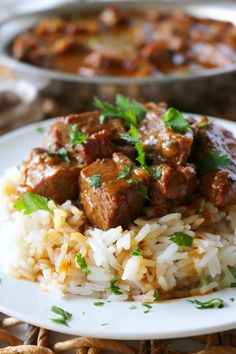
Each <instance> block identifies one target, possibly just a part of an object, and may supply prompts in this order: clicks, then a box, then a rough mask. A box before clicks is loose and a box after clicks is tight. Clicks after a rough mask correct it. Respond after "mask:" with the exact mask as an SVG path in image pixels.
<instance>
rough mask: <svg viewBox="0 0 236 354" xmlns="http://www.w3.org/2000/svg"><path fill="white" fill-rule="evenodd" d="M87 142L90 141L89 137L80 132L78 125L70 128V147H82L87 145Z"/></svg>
mask: <svg viewBox="0 0 236 354" xmlns="http://www.w3.org/2000/svg"><path fill="white" fill-rule="evenodd" d="M87 140H88V135H87V134H85V133H82V132H81V131H79V129H78V125H77V124H73V125H72V126H71V127H70V142H69V146H71V147H72V146H74V145H81V144H83V143H85V142H86V141H87Z"/></svg>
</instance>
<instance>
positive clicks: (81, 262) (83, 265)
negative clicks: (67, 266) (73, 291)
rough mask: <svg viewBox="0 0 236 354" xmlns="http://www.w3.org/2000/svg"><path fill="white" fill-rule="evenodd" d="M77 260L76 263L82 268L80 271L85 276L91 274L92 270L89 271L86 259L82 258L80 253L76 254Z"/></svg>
mask: <svg viewBox="0 0 236 354" xmlns="http://www.w3.org/2000/svg"><path fill="white" fill-rule="evenodd" d="M75 259H76V263H77V264H78V265H79V266H80V269H81V270H82V272H83V273H84V274H86V275H88V274H90V273H91V270H90V269H89V267H88V265H87V263H86V260H85V259H84V257H82V255H81V253H80V252H78V253H77V254H76V256H75Z"/></svg>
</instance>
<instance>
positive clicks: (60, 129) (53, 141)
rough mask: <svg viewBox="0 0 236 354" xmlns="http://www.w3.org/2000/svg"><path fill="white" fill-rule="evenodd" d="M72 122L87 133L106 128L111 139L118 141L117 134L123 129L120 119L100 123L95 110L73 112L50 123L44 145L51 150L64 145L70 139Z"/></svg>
mask: <svg viewBox="0 0 236 354" xmlns="http://www.w3.org/2000/svg"><path fill="white" fill-rule="evenodd" d="M73 124H77V127H78V129H79V130H80V131H81V132H83V133H85V134H87V135H91V134H94V133H97V132H99V131H100V130H103V129H106V130H107V131H109V133H110V138H111V140H112V141H119V140H120V135H119V134H120V133H122V132H124V130H125V129H124V126H123V123H122V121H121V120H120V119H108V121H107V122H106V123H104V124H100V122H99V112H97V111H94V112H86V113H81V114H73V115H70V116H67V117H63V118H61V119H57V120H56V121H55V123H53V124H51V126H50V127H49V129H48V131H47V134H46V137H45V140H44V146H45V147H46V148H50V150H51V151H57V150H58V149H59V148H60V147H62V146H66V145H67V144H68V143H69V140H70V128H71V126H72V125H73Z"/></svg>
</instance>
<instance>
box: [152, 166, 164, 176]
mask: <svg viewBox="0 0 236 354" xmlns="http://www.w3.org/2000/svg"><path fill="white" fill-rule="evenodd" d="M162 171H163V168H162V167H161V166H158V167H153V168H152V170H151V175H152V177H153V178H155V179H160V178H161V176H162Z"/></svg>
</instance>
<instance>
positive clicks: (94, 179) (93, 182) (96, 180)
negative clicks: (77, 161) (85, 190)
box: [89, 173, 101, 188]
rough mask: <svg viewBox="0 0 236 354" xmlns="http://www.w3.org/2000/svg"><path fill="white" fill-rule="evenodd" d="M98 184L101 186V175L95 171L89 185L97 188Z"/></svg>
mask: <svg viewBox="0 0 236 354" xmlns="http://www.w3.org/2000/svg"><path fill="white" fill-rule="evenodd" d="M100 186H101V175H100V173H97V174H95V175H93V176H92V177H91V179H90V181H89V187H95V188H98V187H100Z"/></svg>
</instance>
